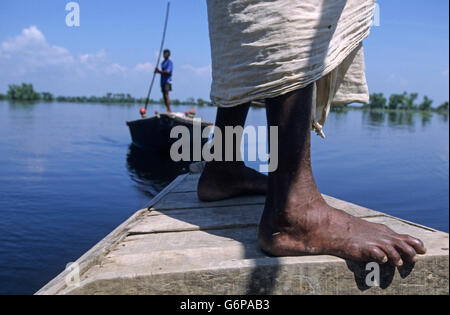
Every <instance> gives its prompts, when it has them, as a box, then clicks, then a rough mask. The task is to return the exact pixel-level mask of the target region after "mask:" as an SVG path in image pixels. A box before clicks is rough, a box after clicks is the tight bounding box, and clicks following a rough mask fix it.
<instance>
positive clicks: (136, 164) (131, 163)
mask: <svg viewBox="0 0 450 315" xmlns="http://www.w3.org/2000/svg"><path fill="white" fill-rule="evenodd" d="M189 164H190V163H189V162H174V161H172V159H171V158H170V156H169V155H167V154H158V153H155V152H147V151H144V150H142V149H140V148H138V147H136V146H134V145H133V144H131V145H130V146H129V148H128V154H127V168H128V173H129V176H130V178H131V179H132V180H133V181H134V182H135V183H136V188H137V189H138V190H139V191H141V192H142V193H144V194H145V195H146V196H149V197H154V196H156V195H157V194H158V193H159V192H160V191H161V190H163V189H164V187H165V186H167V185H168V184H169V183H170V182H171V181H173V180H174V179H175V178H176V177H177V176H178V175H181V174H185V173H187V172H189Z"/></svg>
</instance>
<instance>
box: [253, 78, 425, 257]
mask: <svg viewBox="0 0 450 315" xmlns="http://www.w3.org/2000/svg"><path fill="white" fill-rule="evenodd" d="M311 108H312V85H310V86H308V87H306V88H304V89H301V90H298V91H294V92H291V93H288V94H286V95H283V96H280V97H277V98H274V99H269V100H266V109H267V121H268V125H269V126H278V135H279V138H278V147H279V157H278V165H279V166H278V169H277V170H276V171H275V172H272V173H270V174H269V184H268V185H269V186H268V194H267V199H266V204H265V209H264V212H263V216H262V219H261V223H260V226H259V243H260V246H261V248H262V249H263V250H264V251H266V252H267V253H269V254H272V255H275V256H287V255H295V256H297V255H317V254H327V255H334V256H339V257H342V258H346V259H351V260H357V261H376V262H378V263H384V262H387V261H390V263H392V264H393V265H396V266H399V265H401V264H402V263H403V260H405V261H408V262H412V261H416V260H417V254H423V253H425V248H424V246H423V244H422V242H421V241H420V240H417V239H415V238H412V237H410V236H407V235H399V234H397V233H395V232H393V231H392V230H390V229H389V228H387V227H386V226H384V225H381V224H374V223H370V222H368V221H365V220H362V219H358V218H356V217H353V216H351V215H349V214H347V213H345V212H344V211H341V210H338V209H335V208H332V207H330V206H329V205H328V204H326V202H325V200H324V199H323V198H322V196H321V194H320V192H319V190H318V188H317V186H316V183H315V180H314V176H313V173H312V168H311V160H310V134H311V132H310V128H311Z"/></svg>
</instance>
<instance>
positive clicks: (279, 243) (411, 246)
mask: <svg viewBox="0 0 450 315" xmlns="http://www.w3.org/2000/svg"><path fill="white" fill-rule="evenodd" d="M269 204H270V202H269ZM286 204H287V209H286V211H284V212H283V214H281V212H280V211H276V210H275V209H276V208H275V207H274V208H272V207H268V206H267V203H266V208H265V210H264V214H263V217H262V221H261V224H260V229H259V244H260V246H261V248H262V249H263V250H264V251H265V252H267V253H268V254H271V255H274V256H302V255H334V256H338V257H341V258H344V259H350V260H354V261H374V262H378V263H380V264H383V263H386V262H388V261H389V262H390V263H391V264H392V265H394V266H401V265H403V262H404V261H406V262H416V261H417V260H418V256H417V255H418V254H425V252H426V249H425V247H424V245H423V243H422V242H421V241H420V240H418V239H416V238H414V237H411V236H409V235H401V234H397V233H395V232H394V231H392V230H391V229H389V228H388V227H387V226H385V225H382V224H376V223H370V222H368V221H365V220H362V219H359V218H356V217H353V216H351V215H349V214H347V213H346V212H344V211H341V210H338V209H335V208H332V207H330V206H329V205H328V204H326V202H325V200H323V198H322V197H318V198H316V199H315V200H312V201H310V202H308V203H306V204H305V203H303V204H301V203H299V202H297V201H292V200H291V201H288V202H287V203H286Z"/></svg>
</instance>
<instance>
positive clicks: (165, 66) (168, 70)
mask: <svg viewBox="0 0 450 315" xmlns="http://www.w3.org/2000/svg"><path fill="white" fill-rule="evenodd" d="M169 57H170V50H168V49H166V50H164V61H163V62H162V63H161V70H160V69H159V68H156V69H155V73H160V74H161V91H162V94H163V97H164V103H165V104H166V107H167V112H168V113H171V112H172V110H171V109H170V98H169V92H170V91H172V73H173V63H172V60H170V59H169Z"/></svg>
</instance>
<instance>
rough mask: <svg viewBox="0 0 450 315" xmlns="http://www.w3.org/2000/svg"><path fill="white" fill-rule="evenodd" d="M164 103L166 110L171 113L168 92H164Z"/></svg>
mask: <svg viewBox="0 0 450 315" xmlns="http://www.w3.org/2000/svg"><path fill="white" fill-rule="evenodd" d="M163 95H164V103H165V104H166V108H167V112H168V113H171V112H172V109H171V108H170V97H169V92H164V94H163Z"/></svg>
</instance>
